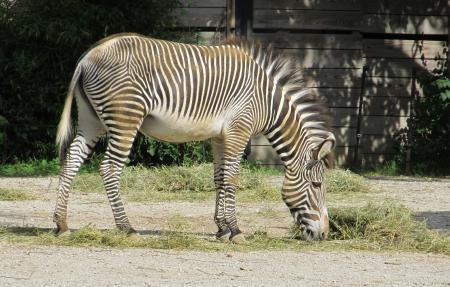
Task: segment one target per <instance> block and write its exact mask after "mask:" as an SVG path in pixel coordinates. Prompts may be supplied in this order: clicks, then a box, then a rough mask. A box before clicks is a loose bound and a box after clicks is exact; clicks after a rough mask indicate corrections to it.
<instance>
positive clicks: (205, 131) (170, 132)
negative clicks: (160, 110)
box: [139, 115, 223, 143]
mask: <svg viewBox="0 0 450 287" xmlns="http://www.w3.org/2000/svg"><path fill="white" fill-rule="evenodd" d="M222 123H223V120H221V119H215V120H207V121H203V122H193V121H190V120H189V119H186V118H178V119H177V118H175V117H167V116H161V115H150V116H148V117H146V118H145V120H144V122H143V123H142V126H141V128H140V130H139V131H140V132H141V133H143V134H144V135H146V136H149V137H152V138H155V139H157V140H160V141H166V142H172V143H183V142H190V141H200V140H205V139H209V138H213V137H221V134H222V126H223V124H222Z"/></svg>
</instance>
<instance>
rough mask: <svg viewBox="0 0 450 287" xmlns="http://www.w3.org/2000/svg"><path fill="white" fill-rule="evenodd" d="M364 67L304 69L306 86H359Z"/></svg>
mask: <svg viewBox="0 0 450 287" xmlns="http://www.w3.org/2000/svg"><path fill="white" fill-rule="evenodd" d="M361 74H362V69H304V70H303V78H304V81H305V87H311V88H315V87H318V88H359V87H360V86H361Z"/></svg>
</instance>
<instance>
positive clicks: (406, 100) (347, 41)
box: [250, 0, 448, 166]
mask: <svg viewBox="0 0 450 287" xmlns="http://www.w3.org/2000/svg"><path fill="white" fill-rule="evenodd" d="M393 2H395V3H393ZM447 9H448V8H447V2H446V1H443V0H439V1H413V0H408V1H407V0H400V1H387V0H375V1H361V0H343V1H339V4H337V3H336V1H332V0H316V1H306V0H301V1H293V0H292V1H291V0H283V1H281V0H280V1H268V0H254V1H253V14H252V23H253V30H252V35H251V37H253V38H258V39H261V41H262V42H266V43H267V42H272V43H273V44H274V46H275V48H277V49H278V50H281V51H282V52H284V53H286V54H288V55H290V56H292V57H295V58H296V59H297V60H298V61H299V62H300V64H301V66H302V67H303V69H304V78H305V83H306V86H308V87H311V88H315V89H316V90H317V92H318V93H319V94H320V95H322V96H323V97H325V98H326V99H327V101H328V104H329V106H330V111H331V114H332V116H333V128H334V130H335V133H336V137H337V141H338V146H337V150H336V151H337V159H338V162H339V164H341V165H342V164H346V165H350V164H352V163H353V157H354V151H355V146H356V135H357V133H358V130H357V126H358V107H359V105H360V101H359V96H360V95H361V93H362V96H363V97H362V102H361V104H362V110H361V114H360V121H361V122H360V123H361V125H360V130H359V133H360V134H361V135H362V136H361V139H360V144H359V160H360V161H361V163H362V164H363V165H364V166H370V165H374V164H378V163H382V162H383V161H386V160H389V159H392V157H393V153H394V135H395V133H396V132H398V130H399V129H400V128H402V127H405V126H406V121H407V119H408V117H409V115H410V105H411V95H412V92H413V90H414V84H413V82H414V77H413V71H414V73H415V74H416V75H417V76H418V77H420V75H423V74H427V73H430V72H431V71H433V70H439V69H442V68H443V67H444V66H445V65H447V54H448V43H447V40H448V38H447V37H448V34H447V32H448V18H447ZM363 66H366V67H367V73H366V74H365V77H364V80H363ZM416 90H417V92H418V93H419V96H420V95H422V91H421V88H420V87H419V86H418V85H416ZM266 144H268V143H267V142H266V141H264V140H263V139H256V140H254V141H253V143H252V154H254V155H252V156H251V157H250V158H251V159H252V160H254V161H257V162H260V163H273V162H274V160H273V159H271V157H273V154H270V153H271V152H269V151H268V148H267V146H265V145H266ZM265 155H267V156H265Z"/></svg>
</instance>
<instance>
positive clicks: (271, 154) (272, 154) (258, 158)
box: [248, 135, 282, 165]
mask: <svg viewBox="0 0 450 287" xmlns="http://www.w3.org/2000/svg"><path fill="white" fill-rule="evenodd" d="M251 145H252V147H251V153H250V155H249V156H248V160H249V161H250V162H253V163H263V164H266V165H267V164H275V165H277V164H282V162H281V160H280V157H279V156H278V154H277V153H276V151H275V150H274V149H273V148H272V146H271V145H270V143H269V141H268V140H267V139H266V137H265V136H263V135H258V136H255V137H252V138H251Z"/></svg>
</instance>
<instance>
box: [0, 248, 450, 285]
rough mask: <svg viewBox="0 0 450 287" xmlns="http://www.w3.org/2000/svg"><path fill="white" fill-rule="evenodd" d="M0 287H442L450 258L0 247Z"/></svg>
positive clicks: (446, 281)
mask: <svg viewBox="0 0 450 287" xmlns="http://www.w3.org/2000/svg"><path fill="white" fill-rule="evenodd" d="M0 257H2V258H9V259H8V260H1V261H0V270H1V274H0V285H1V286H96V287H97V286H449V284H450V276H449V275H450V258H449V257H444V256H435V255H428V254H384V253H367V252H302V253H299V252H284V251H283V252H246V253H206V252H195V251H158V250H146V249H126V250H118V249H103V248H102V249H99V248H62V247H18V246H11V245H0Z"/></svg>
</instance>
